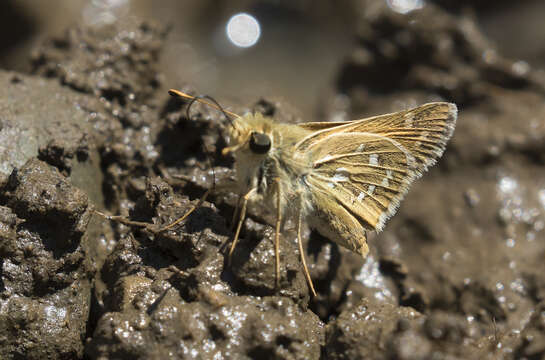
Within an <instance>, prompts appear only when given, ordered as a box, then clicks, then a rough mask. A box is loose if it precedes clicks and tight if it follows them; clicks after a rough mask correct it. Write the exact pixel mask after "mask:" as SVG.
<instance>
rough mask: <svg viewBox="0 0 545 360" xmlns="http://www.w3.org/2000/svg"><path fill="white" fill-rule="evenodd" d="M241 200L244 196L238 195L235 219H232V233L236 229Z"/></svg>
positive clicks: (234, 212)
mask: <svg viewBox="0 0 545 360" xmlns="http://www.w3.org/2000/svg"><path fill="white" fill-rule="evenodd" d="M241 199H242V195H238V198H237V203H236V205H235V211H233V218H232V219H231V231H233V230H234V229H235V220H236V219H237V215H238V210H239V209H240V201H241Z"/></svg>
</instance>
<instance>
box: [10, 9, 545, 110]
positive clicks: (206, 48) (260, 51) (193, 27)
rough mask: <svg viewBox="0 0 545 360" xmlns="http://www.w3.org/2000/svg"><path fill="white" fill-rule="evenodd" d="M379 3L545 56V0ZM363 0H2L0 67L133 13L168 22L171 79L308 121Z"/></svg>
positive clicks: (531, 57)
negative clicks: (469, 23) (458, 22)
mask: <svg viewBox="0 0 545 360" xmlns="http://www.w3.org/2000/svg"><path fill="white" fill-rule="evenodd" d="M375 2H376V3H379V2H380V3H384V2H385V3H386V4H388V6H390V7H391V8H392V10H394V11H395V12H399V13H402V14H403V13H408V12H411V11H413V10H415V9H421V8H423V7H426V6H439V7H443V8H445V9H447V10H449V11H450V12H452V13H463V14H464V15H469V16H470V17H473V18H474V19H476V21H477V23H478V24H479V27H480V29H481V30H482V31H483V32H484V34H485V35H486V36H488V37H489V39H490V40H491V41H492V42H493V44H494V45H495V46H496V47H497V49H498V52H499V53H501V54H502V55H504V56H506V57H508V58H511V59H513V60H519V59H521V60H524V61H525V62H527V63H528V64H529V65H530V66H536V67H542V65H543V64H545V31H544V29H543V27H544V26H545V25H544V23H543V18H544V15H545V2H544V1H540V0H526V1H487V0H480V1H458V0H436V1H433V2H432V1H424V0H375ZM361 3H362V1H343V2H329V1H310V0H297V1H272V0H263V1H255V0H237V1H179V0H163V1H160V2H152V1H146V0H70V1H68V0H49V1H46V2H45V1H34V0H18V1H11V0H4V1H2V2H1V4H0V30H1V31H0V67H1V68H4V69H9V70H17V71H22V72H26V71H28V70H29V68H30V63H29V61H28V54H29V52H30V51H31V49H32V48H33V47H34V46H35V45H37V44H39V43H40V42H42V41H43V40H44V39H48V38H51V37H52V36H57V35H59V36H60V35H62V33H63V32H64V30H65V29H66V28H68V27H69V26H71V25H74V24H81V23H83V24H87V25H99V26H100V25H102V24H108V23H113V22H115V21H117V20H119V19H120V18H122V17H126V16H133V15H135V16H138V17H139V18H144V19H153V20H154V21H158V22H161V23H163V24H167V25H169V26H171V32H170V35H169V41H168V44H167V48H166V49H165V50H164V51H163V53H162V57H161V61H162V71H163V72H164V74H165V76H166V78H167V79H169V81H168V84H166V86H179V85H180V83H179V82H178V83H177V82H176V80H177V79H179V80H178V81H182V79H183V81H184V82H186V83H189V84H191V85H193V86H194V87H195V88H196V89H198V90H199V91H202V92H205V93H207V94H212V95H214V96H215V97H216V98H219V99H226V98H230V99H232V100H234V101H238V102H242V103H247V102H251V101H254V100H255V98H256V94H259V95H261V96H276V97H282V98H284V99H285V100H287V101H288V102H289V103H291V104H292V105H295V106H296V107H297V108H298V109H299V110H300V111H301V112H302V115H303V117H304V118H306V119H308V120H311V119H312V118H313V117H315V116H316V115H317V114H316V112H317V109H318V107H317V103H319V102H321V101H323V100H324V98H327V97H328V96H329V95H330V94H329V92H328V89H330V88H331V85H332V84H333V83H334V82H335V80H336V78H335V77H336V75H337V74H338V69H339V65H340V64H342V62H343V61H344V60H345V59H346V58H347V57H348V56H349V54H350V52H351V50H352V49H353V46H354V45H355V42H356V41H357V40H356V39H355V38H354V33H355V31H356V30H357V26H358V24H357V19H358V17H359V15H360V14H358V11H359V10H358V9H359V8H360V7H359V5H360V4H361ZM241 14H243V15H242V16H240V15H241ZM230 20H232V21H231V23H230ZM228 24H230V25H229V26H228ZM506 24H508V25H506ZM237 36H238V37H239V38H237ZM182 57H183V58H182ZM182 64H183V66H182ZM523 65H524V63H523Z"/></svg>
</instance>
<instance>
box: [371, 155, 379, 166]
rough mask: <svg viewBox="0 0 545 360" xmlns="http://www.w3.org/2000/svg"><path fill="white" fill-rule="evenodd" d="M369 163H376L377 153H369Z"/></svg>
mask: <svg viewBox="0 0 545 360" xmlns="http://www.w3.org/2000/svg"><path fill="white" fill-rule="evenodd" d="M369 165H378V155H377V154H371V155H369Z"/></svg>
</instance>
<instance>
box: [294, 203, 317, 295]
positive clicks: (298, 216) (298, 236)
mask: <svg viewBox="0 0 545 360" xmlns="http://www.w3.org/2000/svg"><path fill="white" fill-rule="evenodd" d="M297 242H298V244H299V254H300V255H301V262H302V263H303V272H304V273H305V277H306V278H307V283H308V287H309V288H310V291H311V292H312V295H313V296H314V297H316V296H317V295H316V290H314V284H313V283H312V279H311V277H310V273H309V271H308V267H307V261H306V260H305V252H304V251H303V242H302V241H301V207H299V214H297Z"/></svg>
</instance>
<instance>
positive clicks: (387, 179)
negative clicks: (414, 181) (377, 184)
mask: <svg viewBox="0 0 545 360" xmlns="http://www.w3.org/2000/svg"><path fill="white" fill-rule="evenodd" d="M391 178H392V170H390V169H388V170H386V177H385V178H384V179H382V183H381V185H382V186H389V185H390V179H391Z"/></svg>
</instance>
